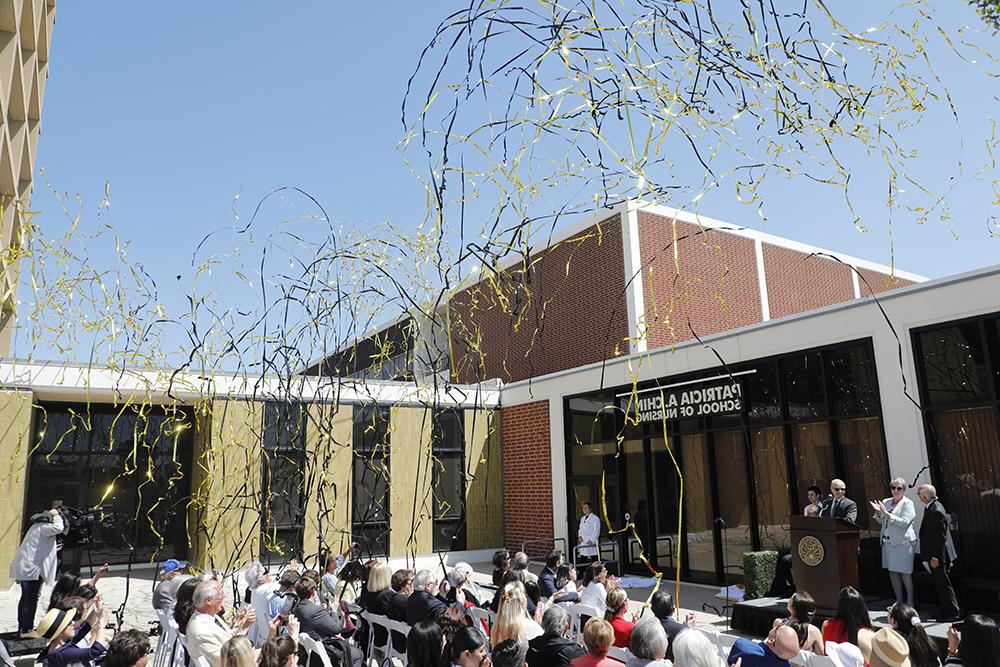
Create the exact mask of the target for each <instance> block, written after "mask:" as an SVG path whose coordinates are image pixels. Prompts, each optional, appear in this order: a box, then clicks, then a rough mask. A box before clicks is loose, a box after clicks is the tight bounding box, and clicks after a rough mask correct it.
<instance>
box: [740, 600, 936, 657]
mask: <svg viewBox="0 0 1000 667" xmlns="http://www.w3.org/2000/svg"><path fill="white" fill-rule="evenodd" d="M893 602H894V600H891V599H888V598H875V597H866V598H865V604H867V605H868V615H869V616H870V617H871V619H872V625H873V626H874V627H875V629H876V630H877V629H878V628H883V627H888V625H889V611H888V610H889V607H891V606H892V604H893ZM787 605H788V598H772V597H767V598H758V599H756V600H747V601H745V602H738V603H736V605H735V606H734V607H733V621H732V623H733V630H736V631H737V632H740V633H743V634H747V635H753V636H755V637H764V636H766V635H767V633H768V632H769V631H770V630H771V625H772V624H773V623H774V619H776V618H786V617H787V616H788V606H787ZM918 613H920V615H921V619H922V624H923V626H924V630H925V631H926V632H927V635H928V636H929V637H931V638H932V639H934V640H935V641H936V642H937V644H938V646H939V647H945V648H947V646H948V626H949V625H951V624H950V623H938V622H936V621H935V620H934V615H935V614H936V613H937V609H936V608H935V607H931V606H930V605H928V606H927V608H926V610H922V611H920V612H918ZM925 615H926V618H924V616H925ZM828 618H830V616H824V615H823V614H817V615H816V625H820V626H821V625H822V624H823V621H825V620H827V619H828Z"/></svg>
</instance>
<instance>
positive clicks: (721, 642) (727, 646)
mask: <svg viewBox="0 0 1000 667" xmlns="http://www.w3.org/2000/svg"><path fill="white" fill-rule="evenodd" d="M737 639H739V637H737V636H736V635H727V634H726V633H725V632H720V633H719V634H718V635H716V641H717V642H718V646H719V651H720V652H721V654H722V657H723V659H725V658H728V657H729V652H730V651H732V650H733V644H735V643H736V640H737Z"/></svg>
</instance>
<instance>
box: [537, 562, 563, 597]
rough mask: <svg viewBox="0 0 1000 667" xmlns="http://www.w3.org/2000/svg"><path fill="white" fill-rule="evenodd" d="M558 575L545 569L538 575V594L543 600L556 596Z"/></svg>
mask: <svg viewBox="0 0 1000 667" xmlns="http://www.w3.org/2000/svg"><path fill="white" fill-rule="evenodd" d="M557 590H558V588H557V587H556V573H555V572H553V571H552V570H550V569H549V568H547V567H545V568H542V571H541V572H539V573H538V592H539V593H540V594H541V596H542V597H543V598H550V597H552V596H553V595H555V594H556V591H557Z"/></svg>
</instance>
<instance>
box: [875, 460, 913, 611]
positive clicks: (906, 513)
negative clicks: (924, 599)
mask: <svg viewBox="0 0 1000 667" xmlns="http://www.w3.org/2000/svg"><path fill="white" fill-rule="evenodd" d="M890 489H891V490H892V497H891V498H886V499H885V500H883V501H882V502H881V503H878V502H875V501H874V500H872V501H869V504H870V505H871V507H872V509H873V510H874V511H875V515H874V516H873V517H872V518H874V519H875V520H876V521H878V522H879V523H880V524H881V525H882V531H881V533H882V567H884V568H885V569H887V570H889V579H890V580H891V581H892V590H893V592H894V593H895V594H896V602H906V604H908V605H910V606H911V607H912V606H913V551H914V547H915V545H916V542H917V533H916V531H915V530H914V529H913V522H914V520H915V519H916V518H917V512H916V510H914V508H913V501H912V500H910V499H909V498H907V497H906V496H905V495H904V494H905V492H906V481H905V480H904V479H902V478H899V477H897V478H896V479H894V480H892V482H891V483H890ZM904 588H905V589H906V599H905V600H904V599H903V589H904Z"/></svg>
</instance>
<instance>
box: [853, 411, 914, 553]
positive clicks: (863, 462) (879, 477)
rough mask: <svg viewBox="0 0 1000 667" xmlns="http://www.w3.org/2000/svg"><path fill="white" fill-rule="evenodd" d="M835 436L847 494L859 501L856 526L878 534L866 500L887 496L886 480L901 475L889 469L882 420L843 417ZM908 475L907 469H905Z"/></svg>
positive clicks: (887, 485) (876, 418)
mask: <svg viewBox="0 0 1000 667" xmlns="http://www.w3.org/2000/svg"><path fill="white" fill-rule="evenodd" d="M837 439H838V440H839V441H840V449H841V451H842V452H843V456H844V461H845V462H846V464H847V471H846V479H845V480H844V481H845V482H846V483H847V497H848V498H852V499H853V500H854V501H855V502H857V503H858V521H857V524H858V526H860V527H861V530H863V531H865V530H867V531H872V534H871V535H863V536H864V537H871V536H877V534H878V524H877V523H876V522H875V521H873V520H872V518H871V514H872V513H871V512H869V511H867V505H868V501H869V500H881V499H883V498H888V497H889V495H890V491H889V482H890V480H892V478H893V477H899V476H900V475H898V474H896V473H894V472H893V471H891V470H889V465H888V463H887V461H886V459H885V447H884V446H883V445H882V423H881V420H880V419H879V418H878V417H868V418H865V419H842V420H840V421H839V422H837ZM906 472H907V474H909V473H910V471H906Z"/></svg>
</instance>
